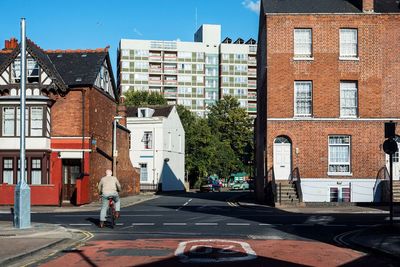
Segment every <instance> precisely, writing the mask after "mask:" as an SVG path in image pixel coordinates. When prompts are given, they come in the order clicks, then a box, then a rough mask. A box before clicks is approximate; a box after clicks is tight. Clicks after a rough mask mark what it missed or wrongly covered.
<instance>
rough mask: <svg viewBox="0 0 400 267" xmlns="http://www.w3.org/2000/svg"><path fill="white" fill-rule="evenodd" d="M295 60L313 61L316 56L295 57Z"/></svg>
mask: <svg viewBox="0 0 400 267" xmlns="http://www.w3.org/2000/svg"><path fill="white" fill-rule="evenodd" d="M293 60H294V61H313V60H314V57H293Z"/></svg>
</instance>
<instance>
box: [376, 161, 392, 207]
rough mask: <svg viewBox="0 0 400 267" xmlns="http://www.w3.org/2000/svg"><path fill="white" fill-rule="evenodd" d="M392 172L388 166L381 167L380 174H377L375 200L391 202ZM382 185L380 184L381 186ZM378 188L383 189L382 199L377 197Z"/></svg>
mask: <svg viewBox="0 0 400 267" xmlns="http://www.w3.org/2000/svg"><path fill="white" fill-rule="evenodd" d="M389 181H390V174H389V171H388V169H387V168H386V166H384V167H382V168H380V169H379V171H378V174H377V175H376V179H375V184H374V188H373V194H374V200H375V201H382V202H389V200H390V185H389ZM379 185H380V186H379ZM378 189H380V190H381V192H380V193H381V194H380V199H379V200H378V199H375V196H376V195H377V193H378V192H377V191H378Z"/></svg>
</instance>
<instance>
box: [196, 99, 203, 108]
mask: <svg viewBox="0 0 400 267" xmlns="http://www.w3.org/2000/svg"><path fill="white" fill-rule="evenodd" d="M196 106H198V107H204V100H196Z"/></svg>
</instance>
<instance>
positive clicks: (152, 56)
mask: <svg viewBox="0 0 400 267" xmlns="http://www.w3.org/2000/svg"><path fill="white" fill-rule="evenodd" d="M161 60H162V57H161V55H150V56H149V61H161Z"/></svg>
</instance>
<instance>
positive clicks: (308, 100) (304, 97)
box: [294, 81, 312, 117]
mask: <svg viewBox="0 0 400 267" xmlns="http://www.w3.org/2000/svg"><path fill="white" fill-rule="evenodd" d="M311 115H312V82H311V81H296V82H295V83H294V116H301V117H310V116H311Z"/></svg>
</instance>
